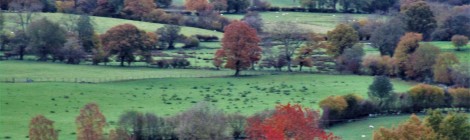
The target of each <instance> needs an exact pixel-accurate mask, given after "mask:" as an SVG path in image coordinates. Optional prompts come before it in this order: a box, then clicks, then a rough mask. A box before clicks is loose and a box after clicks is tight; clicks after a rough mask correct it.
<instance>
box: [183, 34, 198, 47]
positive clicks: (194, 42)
mask: <svg viewBox="0 0 470 140" xmlns="http://www.w3.org/2000/svg"><path fill="white" fill-rule="evenodd" d="M197 47H199V39H197V38H196V37H194V36H192V37H189V38H187V39H186V40H185V41H184V46H183V48H197Z"/></svg>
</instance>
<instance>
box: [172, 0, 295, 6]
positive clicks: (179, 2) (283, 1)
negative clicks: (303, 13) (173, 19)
mask: <svg viewBox="0 0 470 140" xmlns="http://www.w3.org/2000/svg"><path fill="white" fill-rule="evenodd" d="M267 1H268V2H269V3H271V6H277V7H297V6H300V4H299V1H295V2H294V1H293V0H267ZM184 2H185V0H173V5H175V6H183V5H184Z"/></svg>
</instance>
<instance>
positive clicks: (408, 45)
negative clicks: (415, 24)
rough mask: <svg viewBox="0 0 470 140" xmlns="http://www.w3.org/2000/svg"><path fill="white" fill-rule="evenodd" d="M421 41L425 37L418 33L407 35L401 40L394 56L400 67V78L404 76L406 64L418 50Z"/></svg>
mask: <svg viewBox="0 0 470 140" xmlns="http://www.w3.org/2000/svg"><path fill="white" fill-rule="evenodd" d="M421 40H423V35H421V34H418V33H406V34H405V35H404V36H402V37H401V38H400V42H398V46H397V48H396V49H395V54H394V55H393V58H395V60H396V62H397V65H398V69H399V73H398V75H399V76H404V74H405V70H406V64H407V63H408V62H409V60H410V57H411V55H412V54H413V53H414V52H415V51H416V49H418V47H419V42H420V41H421Z"/></svg>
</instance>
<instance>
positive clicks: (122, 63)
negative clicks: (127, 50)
mask: <svg viewBox="0 0 470 140" xmlns="http://www.w3.org/2000/svg"><path fill="white" fill-rule="evenodd" d="M121 67H124V56H121Z"/></svg>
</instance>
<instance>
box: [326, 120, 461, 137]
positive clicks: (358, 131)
mask: <svg viewBox="0 0 470 140" xmlns="http://www.w3.org/2000/svg"><path fill="white" fill-rule="evenodd" d="M468 115H470V114H468ZM418 116H419V117H420V118H421V119H424V117H425V115H424V114H418ZM409 118H410V114H403V115H396V116H384V117H377V118H364V119H361V120H359V121H355V122H350V123H344V124H339V125H336V126H333V127H331V128H329V129H328V130H329V131H331V132H333V133H334V134H335V135H336V136H340V137H342V138H344V139H348V140H370V139H372V136H373V133H374V130H378V129H380V128H381V127H384V128H391V127H397V126H398V125H400V124H401V123H403V122H406V121H407V120H408V119H409ZM468 121H469V122H470V118H469V120H468ZM370 125H372V126H374V128H370V127H369V126H370ZM362 135H365V137H362Z"/></svg>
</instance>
